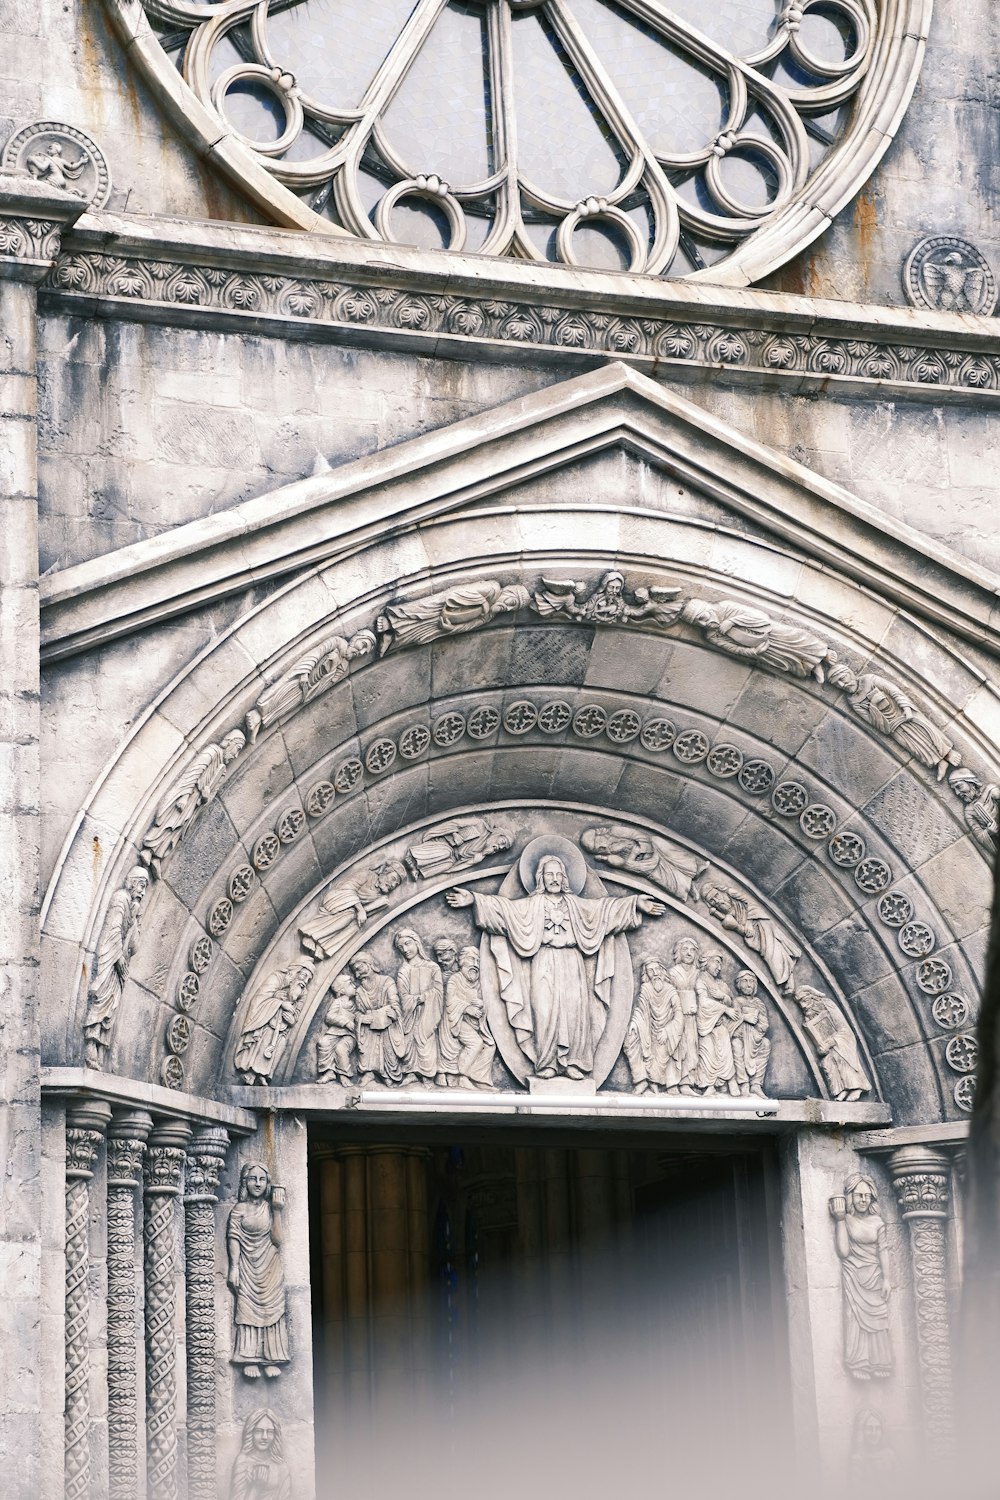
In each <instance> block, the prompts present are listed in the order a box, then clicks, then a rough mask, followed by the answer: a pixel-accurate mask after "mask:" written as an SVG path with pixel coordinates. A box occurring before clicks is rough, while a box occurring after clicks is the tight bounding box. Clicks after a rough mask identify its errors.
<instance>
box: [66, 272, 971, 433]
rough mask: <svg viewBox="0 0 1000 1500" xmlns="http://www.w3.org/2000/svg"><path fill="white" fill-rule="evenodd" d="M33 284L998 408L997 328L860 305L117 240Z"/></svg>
mask: <svg viewBox="0 0 1000 1500" xmlns="http://www.w3.org/2000/svg"><path fill="white" fill-rule="evenodd" d="M575 274H576V275H578V274H579V273H575ZM393 281H395V284H393ZM43 290H44V293H45V296H46V299H47V301H49V302H50V303H52V304H53V305H57V306H58V307H59V308H60V309H62V310H64V311H67V312H77V313H79V312H87V313H90V314H96V315H98V316H100V315H101V314H102V313H103V314H104V315H106V316H112V317H129V318H138V319H141V320H152V321H158V322H167V323H177V324H183V325H185V326H192V325H194V326H197V327H208V328H223V329H225V328H231V329H233V330H234V331H236V330H240V329H246V328H252V330H253V331H254V332H255V333H263V334H273V335H277V336H283V337H294V336H299V337H301V336H302V335H303V334H311V335H312V336H313V337H317V336H319V337H323V336H326V337H333V338H336V339H338V341H339V340H344V341H346V342H360V341H363V342H366V343H373V342H374V343H379V342H381V343H388V344H389V346H390V347H411V348H413V349H414V350H415V351H418V352H420V351H426V352H428V353H429V352H432V351H433V353H434V354H435V355H436V356H437V357H441V356H445V357H447V356H448V355H449V353H452V354H454V355H455V356H456V357H460V358H463V359H467V358H475V357H476V356H477V355H478V356H480V357H482V356H483V355H487V356H488V357H493V358H496V356H497V352H498V351H499V350H501V349H505V350H506V351H507V357H508V358H510V359H519V358H521V357H523V356H524V355H530V354H535V355H537V354H541V353H543V352H544V353H545V354H546V355H548V356H555V357H557V358H558V359H560V360H564V361H567V362H569V363H571V364H578V363H579V362H580V361H581V360H585V361H586V362H587V363H592V362H593V360H594V359H595V358H600V357H602V356H603V357H604V358H606V359H615V360H625V361H627V362H628V363H629V364H631V365H634V366H636V367H638V368H639V369H645V370H649V371H656V372H657V373H659V374H661V375H662V374H663V373H665V372H666V371H669V372H670V375H671V378H680V379H682V380H683V379H691V380H697V379H705V378H708V377H710V378H712V379H713V380H714V381H718V380H720V379H721V380H723V381H725V382H727V383H732V384H737V385H739V384H743V383H748V382H749V383H752V384H753V386H754V387H755V388H756V389H760V388H761V387H762V386H763V387H770V388H776V389H785V390H790V391H793V392H794V393H795V394H803V393H808V392H810V391H813V392H816V393H819V392H821V391H822V392H827V393H830V394H838V393H839V394H841V395H850V396H852V397H858V396H868V397H872V398H890V397H896V398H903V399H906V400H911V401H932V402H934V403H935V404H940V403H941V402H942V401H946V400H949V399H951V400H955V399H958V400H972V399H975V401H976V402H977V404H989V405H996V404H998V403H1000V354H998V345H1000V334H998V333H997V331H996V330H995V329H994V328H991V327H989V325H987V326H986V327H985V328H981V329H975V328H962V329H953V328H941V329H939V330H935V333H934V335H933V336H932V337H930V338H928V337H927V336H926V332H927V331H925V330H923V329H921V330H919V332H920V334H923V335H924V336H923V337H914V335H915V334H917V332H918V330H917V329H916V328H911V329H908V328H907V327H906V325H905V324H904V325H903V326H902V327H900V328H898V329H893V328H892V327H891V324H892V322H893V321H894V320H893V319H892V318H891V317H890V318H889V319H886V318H885V317H884V315H883V312H882V310H881V309H880V316H879V318H878V320H876V318H875V317H874V316H873V314H872V313H870V312H869V311H867V310H866V309H860V308H859V309H852V310H851V314H853V315H851V314H848V315H846V316H845V315H844V314H842V315H841V316H842V321H841V322H839V323H838V320H837V319H836V317H835V316H831V315H830V314H829V313H826V311H825V309H824V311H823V312H818V311H817V312H815V313H814V314H813V315H812V316H810V317H809V319H808V320H805V319H803V320H802V321H801V324H800V322H799V320H798V319H796V318H794V317H793V318H789V317H788V316H787V315H785V316H783V312H784V310H783V309H782V308H781V307H780V305H779V307H776V308H775V309H774V312H773V313H772V314H771V316H769V315H768V314H769V311H770V310H769V309H768V308H767V307H766V306H765V307H761V306H760V302H759V301H756V302H755V305H754V306H753V308H752V310H751V309H747V310H746V311H745V312H742V315H737V316H735V317H733V318H732V321H727V320H725V319H724V318H721V317H720V316H719V314H718V311H715V312H713V311H712V310H710V309H708V308H706V309H705V310H701V309H699V310H698V311H694V310H692V311H691V312H685V310H683V309H680V308H678V309H676V310H672V311H671V312H670V313H664V312H663V311H662V310H660V309H642V310H641V311H640V312H639V313H631V312H626V311H622V312H613V311H604V310H601V311H593V310H587V309H586V308H583V307H577V306H572V305H569V306H567V305H560V304H559V303H557V302H538V301H535V300H523V296H522V297H518V296H517V293H516V290H515V289H514V288H510V289H508V292H507V295H506V296H503V295H501V296H500V297H493V296H483V295H482V294H479V295H476V294H475V293H468V294H456V293H454V292H451V293H448V292H439V291H437V290H433V291H431V290H428V291H408V290H404V289H401V288H400V287H399V284H398V278H393V280H390V279H389V278H388V277H386V279H385V280H384V281H381V282H380V281H379V280H378V279H376V278H375V277H373V278H372V279H371V280H367V279H364V280H362V279H358V280H355V281H349V280H345V279H339V278H338V279H331V278H330V277H327V276H321V277H317V276H312V275H310V274H309V273H308V272H307V271H301V272H299V273H298V274H291V275H288V274H285V275H282V274H274V273H270V272H261V271H260V270H259V268H256V269H255V268H254V265H253V262H252V260H250V259H249V258H248V259H247V260H246V261H245V262H244V261H239V260H238V261H237V264H236V265H231V266H228V267H227V266H224V265H218V264H215V263H213V262H208V261H204V262H201V263H199V262H198V261H197V260H192V261H176V260H168V259H153V258H150V257H149V256H147V255H141V254H140V255H137V254H134V253H130V252H129V248H128V247H127V245H117V246H116V253H115V254H113V255H109V254H107V253H106V252H105V251H103V250H101V251H95V250H92V249H90V248H89V247H87V248H84V247H82V246H80V247H79V248H75V247H73V248H71V247H65V248H64V249H63V250H62V251H61V252H60V254H59V256H58V258H57V260H56V263H55V265H54V266H53V268H52V271H51V272H50V274H49V275H48V277H47V279H46V281H45V285H44V289H43ZM623 292H624V289H623ZM761 300H763V299H761ZM776 300H778V301H779V303H780V300H781V299H776ZM621 301H622V302H623V303H624V302H626V301H627V298H626V297H625V296H624V295H623V296H622V297H621ZM845 312H846V308H845ZM887 322H888V323H889V325H890V326H889V327H887V326H886V323H887ZM845 325H846V326H845ZM928 331H929V330H928Z"/></svg>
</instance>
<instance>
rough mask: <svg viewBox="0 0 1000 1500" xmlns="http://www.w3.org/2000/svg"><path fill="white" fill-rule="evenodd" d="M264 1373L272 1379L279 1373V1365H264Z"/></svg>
mask: <svg viewBox="0 0 1000 1500" xmlns="http://www.w3.org/2000/svg"><path fill="white" fill-rule="evenodd" d="M264 1374H265V1375H269V1376H270V1377H271V1379H272V1380H273V1379H274V1377H275V1375H280V1374H281V1369H280V1367H279V1366H278V1365H265V1366H264Z"/></svg>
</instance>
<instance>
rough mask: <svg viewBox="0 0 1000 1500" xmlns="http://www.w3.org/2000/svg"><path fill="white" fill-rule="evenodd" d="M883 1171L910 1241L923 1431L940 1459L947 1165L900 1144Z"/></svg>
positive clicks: (948, 1442) (948, 1421)
mask: <svg viewBox="0 0 1000 1500" xmlns="http://www.w3.org/2000/svg"><path fill="white" fill-rule="evenodd" d="M889 1169H890V1171H891V1172H892V1180H893V1185H894V1187H895V1189H896V1198H897V1201H898V1203H899V1212H900V1217H901V1218H902V1219H903V1221H904V1222H905V1224H906V1227H907V1230H908V1233H909V1237H910V1263H911V1266H912V1270H913V1295H914V1299H915V1302H916V1314H917V1355H918V1359H919V1362H920V1391H921V1397H922V1401H923V1408H924V1430H925V1431H926V1433H927V1439H928V1446H929V1448H930V1450H931V1452H932V1453H933V1454H935V1455H938V1456H944V1455H946V1454H947V1453H948V1452H950V1450H951V1447H952V1442H953V1437H954V1412H953V1406H952V1368H951V1336H950V1331H949V1327H948V1324H949V1315H948V1314H949V1309H948V1258H947V1220H948V1200H949V1183H950V1178H951V1163H950V1161H949V1159H948V1157H947V1156H946V1155H945V1153H944V1152H942V1151H935V1150H934V1149H933V1148H930V1147H927V1146H902V1147H900V1149H899V1150H898V1151H894V1152H893V1153H892V1155H891V1156H890V1158H889Z"/></svg>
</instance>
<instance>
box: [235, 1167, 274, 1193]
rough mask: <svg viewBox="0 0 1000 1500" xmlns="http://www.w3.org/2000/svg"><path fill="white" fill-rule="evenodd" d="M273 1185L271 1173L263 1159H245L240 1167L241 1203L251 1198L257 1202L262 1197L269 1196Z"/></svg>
mask: <svg viewBox="0 0 1000 1500" xmlns="http://www.w3.org/2000/svg"><path fill="white" fill-rule="evenodd" d="M270 1185H271V1174H270V1172H269V1171H268V1170H267V1168H266V1167H265V1165H264V1163H263V1162H261V1161H245V1162H244V1163H243V1166H242V1168H241V1169H240V1193H239V1198H240V1202H241V1203H246V1202H248V1201H249V1200H250V1199H253V1200H254V1201H255V1202H256V1201H257V1200H258V1199H260V1198H266V1197H267V1190H268V1188H269V1187H270Z"/></svg>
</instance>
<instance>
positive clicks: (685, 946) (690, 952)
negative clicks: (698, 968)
mask: <svg viewBox="0 0 1000 1500" xmlns="http://www.w3.org/2000/svg"><path fill="white" fill-rule="evenodd" d="M697 962H698V944H697V943H696V942H695V940H694V938H689V937H682V938H678V940H677V942H676V943H675V944H674V963H675V964H695V963H697Z"/></svg>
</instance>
